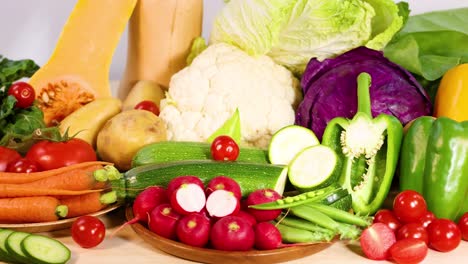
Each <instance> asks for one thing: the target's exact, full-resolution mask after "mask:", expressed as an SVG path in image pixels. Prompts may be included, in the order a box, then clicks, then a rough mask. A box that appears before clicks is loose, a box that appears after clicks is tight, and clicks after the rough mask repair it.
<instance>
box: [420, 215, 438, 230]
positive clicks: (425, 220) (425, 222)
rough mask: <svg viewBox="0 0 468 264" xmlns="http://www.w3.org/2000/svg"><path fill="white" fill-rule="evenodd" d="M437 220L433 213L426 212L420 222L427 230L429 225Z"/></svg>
mask: <svg viewBox="0 0 468 264" xmlns="http://www.w3.org/2000/svg"><path fill="white" fill-rule="evenodd" d="M434 219H436V216H435V214H434V213H433V212H431V211H426V212H425V213H424V215H423V216H422V217H421V218H420V219H419V222H420V223H422V225H423V226H424V228H427V226H429V224H430V223H431V222H432V221H433V220H434Z"/></svg>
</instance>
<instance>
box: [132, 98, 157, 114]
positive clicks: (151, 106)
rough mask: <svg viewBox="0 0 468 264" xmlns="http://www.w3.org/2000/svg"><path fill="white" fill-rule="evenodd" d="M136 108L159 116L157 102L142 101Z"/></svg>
mask: <svg viewBox="0 0 468 264" xmlns="http://www.w3.org/2000/svg"><path fill="white" fill-rule="evenodd" d="M134 108H135V109H141V110H146V111H150V112H151V113H153V114H155V115H159V107H158V106H157V105H156V103H155V102H153V101H150V100H145V101H141V102H139V103H138V104H137V105H135V107H134Z"/></svg>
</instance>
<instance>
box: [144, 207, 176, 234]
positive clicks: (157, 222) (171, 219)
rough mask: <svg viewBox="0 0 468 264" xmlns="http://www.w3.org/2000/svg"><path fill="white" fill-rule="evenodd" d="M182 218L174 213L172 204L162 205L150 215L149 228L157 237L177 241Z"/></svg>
mask: <svg viewBox="0 0 468 264" xmlns="http://www.w3.org/2000/svg"><path fill="white" fill-rule="evenodd" d="M180 217H181V215H180V214H179V213H177V212H176V211H174V210H173V209H172V207H171V205H170V204H160V205H158V206H156V207H155V208H154V209H153V210H152V211H151V212H150V213H149V217H148V228H149V229H150V230H151V231H153V232H154V233H156V234H157V235H160V236H162V237H165V238H168V239H172V240H175V239H176V238H177V235H176V228H177V222H178V221H179V219H180Z"/></svg>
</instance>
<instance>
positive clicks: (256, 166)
mask: <svg viewBox="0 0 468 264" xmlns="http://www.w3.org/2000/svg"><path fill="white" fill-rule="evenodd" d="M287 173H288V170H287V167H286V166H283V165H273V164H267V163H263V164H262V163H251V162H239V161H235V162H224V161H213V160H196V161H195V160H186V161H177V162H165V163H157V164H148V165H142V166H139V167H135V168H133V169H130V170H128V171H127V172H125V173H124V174H123V177H122V178H121V179H120V180H117V181H114V182H113V189H114V190H116V191H117V192H119V196H120V197H126V199H128V200H133V199H134V198H135V197H136V195H138V193H140V192H141V191H142V190H144V189H145V188H147V187H149V186H153V185H160V186H167V184H168V183H169V181H170V180H172V179H173V178H176V177H178V176H183V175H194V176H197V177H199V178H200V179H201V180H202V181H203V182H204V183H205V184H206V183H207V182H208V181H209V180H211V179H212V178H214V177H216V176H219V175H224V176H228V177H230V178H232V179H234V180H235V181H237V183H239V185H240V187H241V191H242V196H243V197H246V196H247V195H248V194H250V193H251V192H253V191H255V190H257V189H263V188H270V189H274V190H276V191H277V192H278V193H280V194H282V193H283V191H284V187H285V185H286V181H287Z"/></svg>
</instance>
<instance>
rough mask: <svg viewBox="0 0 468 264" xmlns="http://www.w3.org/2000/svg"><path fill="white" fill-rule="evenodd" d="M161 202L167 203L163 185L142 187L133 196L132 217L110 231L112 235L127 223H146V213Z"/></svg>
mask: <svg viewBox="0 0 468 264" xmlns="http://www.w3.org/2000/svg"><path fill="white" fill-rule="evenodd" d="M163 203H169V199H168V198H167V193H166V189H165V188H164V187H161V186H150V187H148V188H146V189H144V190H143V191H142V192H140V193H139V194H138V195H137V196H136V197H135V200H134V201H133V205H132V209H133V216H134V217H133V219H131V220H130V221H127V222H125V223H124V224H123V225H121V226H120V227H118V228H117V229H116V230H115V231H114V232H113V233H112V235H115V234H116V233H117V232H119V231H120V230H121V229H122V228H124V227H125V226H127V225H132V224H134V223H137V222H141V223H148V213H149V212H151V210H153V209H154V208H155V207H156V206H158V205H160V204H163Z"/></svg>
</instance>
